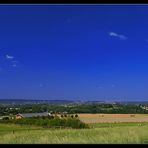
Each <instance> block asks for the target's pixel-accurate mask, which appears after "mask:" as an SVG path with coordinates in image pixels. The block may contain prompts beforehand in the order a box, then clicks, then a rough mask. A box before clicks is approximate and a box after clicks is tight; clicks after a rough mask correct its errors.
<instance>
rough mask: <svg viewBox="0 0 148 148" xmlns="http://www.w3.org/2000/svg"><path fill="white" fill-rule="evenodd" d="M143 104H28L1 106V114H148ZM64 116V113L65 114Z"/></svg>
mask: <svg viewBox="0 0 148 148" xmlns="http://www.w3.org/2000/svg"><path fill="white" fill-rule="evenodd" d="M142 106H143V105H141V104H139V105H134V104H80V105H50V104H27V105H14V106H0V116H4V115H16V114H18V113H37V112H52V113H54V114H59V113H63V112H67V113H68V114H77V113H114V114H118V113H120V114H147V113H148V110H146V109H144V108H143V107H142ZM63 116H64V115H63Z"/></svg>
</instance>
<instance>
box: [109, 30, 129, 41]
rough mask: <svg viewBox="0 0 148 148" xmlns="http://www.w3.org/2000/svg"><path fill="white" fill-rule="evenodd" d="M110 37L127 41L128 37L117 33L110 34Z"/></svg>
mask: <svg viewBox="0 0 148 148" xmlns="http://www.w3.org/2000/svg"><path fill="white" fill-rule="evenodd" d="M109 36H112V37H117V38H119V39H120V40H126V39H127V37H126V36H124V35H123V34H117V33H115V32H109Z"/></svg>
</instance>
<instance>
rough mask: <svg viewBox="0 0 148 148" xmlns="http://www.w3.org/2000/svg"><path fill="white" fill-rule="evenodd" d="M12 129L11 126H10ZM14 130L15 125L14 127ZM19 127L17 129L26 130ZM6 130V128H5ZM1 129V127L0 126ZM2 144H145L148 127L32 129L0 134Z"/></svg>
mask: <svg viewBox="0 0 148 148" xmlns="http://www.w3.org/2000/svg"><path fill="white" fill-rule="evenodd" d="M9 126H10V127H11V125H9ZM12 126H13V128H14V125H12ZM24 127H25V126H22V127H17V128H20V129H21V128H24ZM3 128H4V127H3ZM0 129H1V125H0ZM0 132H1V131H0ZM0 143H8V144H75V143H76V144H144V143H148V125H147V124H145V125H143V126H135V125H134V126H122V127H120V126H119V127H118V126H117V127H115V126H114V127H102V128H92V129H46V130H43V129H36V130H35V129H31V128H30V130H16V131H14V132H12V131H9V132H7V133H5V134H1V133H0Z"/></svg>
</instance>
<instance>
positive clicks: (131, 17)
mask: <svg viewBox="0 0 148 148" xmlns="http://www.w3.org/2000/svg"><path fill="white" fill-rule="evenodd" d="M0 98H7V99H11V98H14V99H77V100H79V99H85V100H89V99H90V100H148V5H0Z"/></svg>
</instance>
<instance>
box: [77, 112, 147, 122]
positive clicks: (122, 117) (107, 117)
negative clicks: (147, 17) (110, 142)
mask: <svg viewBox="0 0 148 148" xmlns="http://www.w3.org/2000/svg"><path fill="white" fill-rule="evenodd" d="M79 119H80V120H81V121H83V122H85V123H115V122H116V123H119V122H148V115H144V114H79Z"/></svg>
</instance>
